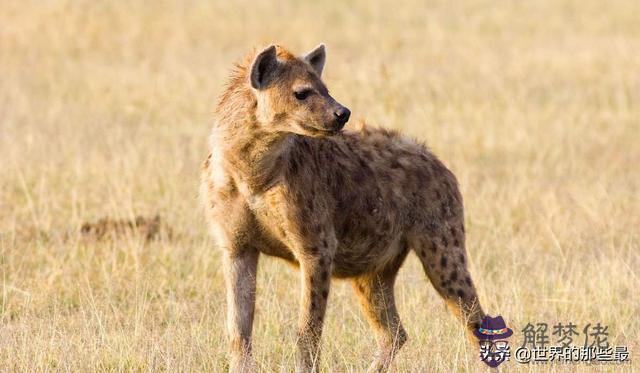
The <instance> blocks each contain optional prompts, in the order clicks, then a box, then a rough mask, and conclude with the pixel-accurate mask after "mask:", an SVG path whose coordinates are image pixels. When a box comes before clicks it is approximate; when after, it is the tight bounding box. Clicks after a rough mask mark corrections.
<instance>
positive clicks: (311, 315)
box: [296, 240, 335, 372]
mask: <svg viewBox="0 0 640 373" xmlns="http://www.w3.org/2000/svg"><path fill="white" fill-rule="evenodd" d="M303 250H304V253H303V258H302V259H301V260H300V276H301V281H302V293H301V298H300V314H299V322H298V340H297V356H296V371H297V372H317V371H319V370H320V369H319V365H320V338H321V336H322V325H323V322H324V314H325V311H326V308H327V299H328V297H329V287H330V284H331V270H332V260H333V252H334V250H335V244H334V245H330V244H327V243H326V240H325V241H324V243H323V244H321V245H320V246H310V247H305V248H304V249H303Z"/></svg>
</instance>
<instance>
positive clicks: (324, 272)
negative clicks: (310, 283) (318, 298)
mask: <svg viewBox="0 0 640 373" xmlns="http://www.w3.org/2000/svg"><path fill="white" fill-rule="evenodd" d="M328 279H329V272H328V271H322V280H323V281H327V280H328Z"/></svg>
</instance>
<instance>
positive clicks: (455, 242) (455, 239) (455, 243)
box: [453, 237, 460, 247]
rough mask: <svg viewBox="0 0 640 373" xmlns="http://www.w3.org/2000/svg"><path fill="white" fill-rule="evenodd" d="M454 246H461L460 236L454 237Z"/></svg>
mask: <svg viewBox="0 0 640 373" xmlns="http://www.w3.org/2000/svg"><path fill="white" fill-rule="evenodd" d="M453 246H455V247H460V241H458V237H456V238H454V239H453Z"/></svg>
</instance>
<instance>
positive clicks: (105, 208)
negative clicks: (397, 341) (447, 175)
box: [0, 0, 640, 371]
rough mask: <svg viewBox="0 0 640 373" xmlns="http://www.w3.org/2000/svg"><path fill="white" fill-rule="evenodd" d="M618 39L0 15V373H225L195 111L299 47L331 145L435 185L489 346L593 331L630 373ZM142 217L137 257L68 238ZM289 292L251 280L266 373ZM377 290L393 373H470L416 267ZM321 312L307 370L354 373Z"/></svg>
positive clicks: (310, 13) (362, 334) (457, 15)
mask: <svg viewBox="0 0 640 373" xmlns="http://www.w3.org/2000/svg"><path fill="white" fill-rule="evenodd" d="M639 20H640V2H638V1H634V0H628V1H622V0H612V1H606V2H603V1H596V0H583V1H577V0H576V1H569V0H561V1H552V0H541V1H529V2H523V1H480V0H478V1H474V0H468V1H458V2H451V1H432V0H428V1H415V0H407V1H380V2H371V1H364V0H355V1H349V2H341V1H327V2H319V1H306V0H302V1H293V0H286V1H278V2H267V1H261V0H258V1H245V0H240V1H233V2H230V1H195V0H194V1H170V0H162V1H138V0H135V1H128V2H115V1H80V0H79V1H65V0H45V1H11V0H9V1H3V2H2V3H1V4H0V71H1V73H0V275H1V281H2V292H1V293H0V297H1V302H0V307H1V308H0V367H2V368H5V369H7V370H15V371H34V370H38V371H44V370H74V371H78V370H80V371H83V370H99V371H103V370H154V371H155V370H207V371H220V370H223V369H225V367H226V360H225V344H226V340H225V334H224V328H223V325H224V324H223V321H224V309H223V305H224V302H223V299H224V298H223V296H224V289H223V286H222V277H221V273H220V268H219V265H220V261H219V255H218V251H217V250H216V249H215V247H214V246H213V242H212V241H211V239H210V238H209V236H208V234H207V231H206V226H205V224H204V219H203V215H202V212H201V211H200V209H199V204H198V198H197V194H198V185H199V171H200V165H201V163H202V161H203V160H204V158H205V156H206V155H207V149H206V139H207V136H208V133H209V130H210V128H211V126H212V123H213V110H214V107H215V103H216V100H217V97H218V95H219V94H220V93H221V91H222V89H223V87H224V84H225V81H226V78H227V76H228V75H229V72H230V70H231V68H232V66H233V63H234V62H236V61H238V60H239V59H241V58H242V57H243V56H244V55H245V54H246V53H247V52H249V51H251V50H252V49H253V48H260V47H263V46H266V45H268V44H271V43H277V44H280V45H282V46H285V47H287V48H288V49H290V50H291V51H293V52H294V53H297V54H302V53H304V52H306V51H308V50H311V49H312V48H313V47H315V46H316V45H317V44H318V43H320V42H324V43H326V45H327V49H328V57H327V65H326V67H325V73H324V80H325V82H326V83H327V85H328V87H329V89H330V90H331V92H332V95H333V96H334V97H335V98H336V99H337V100H338V101H340V102H341V103H344V104H345V105H346V106H348V107H349V108H350V109H351V110H352V112H353V115H352V117H353V118H354V120H353V121H352V122H351V123H355V122H356V120H357V119H360V118H362V119H366V121H367V122H369V123H371V124H374V125H380V126H384V127H391V128H396V129H399V130H402V131H403V132H405V133H406V134H408V135H410V136H412V137H415V138H418V139H420V140H423V141H426V142H427V144H428V145H429V146H430V148H431V149H432V150H433V151H434V152H435V153H436V154H437V155H438V156H439V157H440V158H441V159H442V160H443V161H444V162H445V164H446V165H447V166H448V167H450V168H451V169H452V170H453V171H454V173H455V174H456V175H457V177H458V179H459V182H460V185H461V189H462V193H463V196H464V198H465V205H466V220H467V221H466V224H467V233H468V237H467V245H468V251H469V255H470V265H471V271H472V274H473V277H474V280H475V282H476V284H477V286H478V288H479V289H478V290H479V293H480V299H481V301H482V302H483V304H484V308H485V310H486V311H487V312H488V313H490V314H492V315H495V314H501V315H503V317H504V318H505V320H507V324H508V325H509V326H510V327H511V328H513V329H514V337H513V338H512V344H513V345H516V344H521V338H520V336H521V333H520V330H521V329H522V328H523V327H524V326H525V324H526V323H527V322H547V323H549V324H552V323H557V322H563V323H567V322H573V323H576V324H578V325H580V326H584V325H586V324H587V323H592V324H594V323H597V322H601V323H602V324H605V325H608V326H609V333H610V335H609V341H610V343H611V344H613V345H627V346H629V349H630V350H631V351H632V356H631V358H632V359H634V360H637V359H638V358H640V356H636V355H637V354H638V351H639V349H638V347H640V344H639V343H640V342H639V341H640V333H639V331H640V325H639V321H638V315H639V314H640V303H639V302H638V299H637V289H638V287H640V281H639V279H638V274H637V272H638V271H637V269H638V268H639V266H640V250H639V249H640V233H639V232H640V231H639V229H638V227H640V171H639V170H640V168H639V166H638V165H639V164H640V146H639V144H640V22H639ZM348 128H349V125H347V129H348ZM156 215H158V216H159V217H160V218H161V220H162V222H163V225H162V228H158V229H160V230H162V231H164V232H165V234H162V235H159V236H158V237H156V238H155V239H153V240H151V241H149V240H147V239H146V238H147V236H146V235H144V234H140V233H139V231H138V230H136V229H135V226H136V225H135V224H133V226H134V228H133V229H128V230H127V229H125V231H126V232H125V234H122V232H121V231H119V230H118V229H115V228H114V229H112V232H111V233H109V234H108V235H104V236H100V235H98V236H93V237H85V235H83V234H82V231H83V230H82V227H83V226H86V225H87V224H90V225H91V224H100V223H99V222H100V221H101V220H100V219H103V220H102V222H111V223H110V224H107V223H105V224H104V225H105V226H106V227H107V228H105V229H106V230H109V227H111V226H118V224H121V225H124V226H125V228H127V227H128V228H132V225H131V224H129V223H128V222H132V221H135V218H136V217H137V216H142V217H154V216H156ZM96 229H98V228H96ZM167 232H170V233H167ZM297 278H298V277H297V274H296V272H295V271H294V270H293V269H292V268H290V267H288V266H286V265H284V264H283V263H281V262H279V261H277V260H275V259H270V258H263V260H262V262H261V267H260V278H259V279H258V284H259V289H258V303H257V316H256V321H255V324H254V335H255V341H254V343H255V354H256V359H257V360H258V363H259V364H260V367H261V368H262V369H263V370H265V371H289V370H290V369H291V367H292V366H293V359H294V356H295V354H294V340H295V326H296V317H297V299H298V295H297V294H298V290H297V288H296V287H295V286H294V287H292V286H291V284H292V283H296V282H297ZM397 291H398V295H397V297H398V303H399V309H400V314H401V316H402V317H403V321H404V325H405V327H406V329H407V331H408V333H409V343H408V344H407V345H406V347H405V348H403V350H402V352H401V353H400V355H399V357H398V359H397V363H396V367H397V369H398V371H443V370H455V371H465V370H466V371H468V370H470V371H475V370H481V369H483V365H481V363H480V362H479V361H478V359H477V356H476V355H475V353H474V352H473V350H471V349H470V348H469V345H468V343H467V342H466V341H465V340H464V337H463V330H462V328H461V327H460V326H459V324H458V323H457V321H456V320H455V319H454V318H453V317H452V316H451V315H450V314H449V312H448V311H446V310H445V308H444V306H443V303H442V301H441V300H440V298H439V297H438V296H437V294H436V293H435V291H434V290H433V288H432V287H431V285H430V284H429V282H428V279H427V278H426V276H424V274H423V272H422V269H421V268H420V266H419V264H418V262H417V260H416V259H415V258H413V257H410V258H409V260H408V262H407V264H406V266H405V268H404V269H403V270H402V271H401V273H400V278H399V280H398V284H397ZM329 303H330V308H329V310H328V316H327V322H326V324H325V333H324V341H325V343H324V345H325V348H324V353H323V369H324V370H326V371H362V370H363V369H364V368H366V367H367V366H368V364H369V362H370V360H371V355H370V354H371V353H372V351H373V348H372V347H373V345H374V339H373V336H372V334H371V332H370V331H369V329H368V326H367V325H366V322H365V321H364V319H363V317H362V316H361V315H360V313H359V309H358V306H357V302H356V301H355V299H353V295H352V292H351V289H350V286H349V284H348V283H342V282H337V283H336V284H335V285H334V287H333V288H332V295H331V301H330V302H329ZM508 364H510V366H509V368H510V369H522V370H528V369H530V368H529V367H528V366H526V365H519V364H516V363H515V362H510V363H508ZM581 367H584V366H581ZM574 368H575V367H573V366H561V365H560V366H553V365H551V366H544V367H539V366H538V367H536V368H535V370H536V371H537V370H543V371H555V370H563V371H569V370H573V369H574ZM617 368H618V369H620V368H622V369H626V370H631V369H633V366H632V365H625V366H622V367H617ZM593 369H597V370H599V369H600V368H593ZM607 369H615V368H607Z"/></svg>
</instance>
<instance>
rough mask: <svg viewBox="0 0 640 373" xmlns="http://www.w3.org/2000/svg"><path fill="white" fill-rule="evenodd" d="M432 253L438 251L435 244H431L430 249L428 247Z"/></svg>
mask: <svg viewBox="0 0 640 373" xmlns="http://www.w3.org/2000/svg"><path fill="white" fill-rule="evenodd" d="M430 249H431V251H432V252H434V253H435V252H436V251H437V250H438V247H437V246H436V244H435V242H431V247H430Z"/></svg>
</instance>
